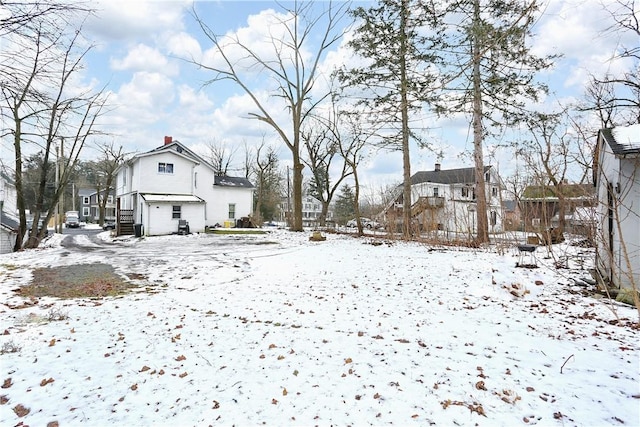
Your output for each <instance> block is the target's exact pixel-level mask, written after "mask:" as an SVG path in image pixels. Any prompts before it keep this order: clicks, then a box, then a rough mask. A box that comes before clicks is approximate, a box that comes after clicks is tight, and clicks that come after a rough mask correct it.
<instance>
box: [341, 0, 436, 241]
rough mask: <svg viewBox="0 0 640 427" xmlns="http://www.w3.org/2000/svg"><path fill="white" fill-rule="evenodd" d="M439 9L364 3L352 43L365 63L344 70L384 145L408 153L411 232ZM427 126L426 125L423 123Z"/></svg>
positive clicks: (416, 0) (397, 0) (410, 1)
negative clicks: (414, 149)
mask: <svg viewBox="0 0 640 427" xmlns="http://www.w3.org/2000/svg"><path fill="white" fill-rule="evenodd" d="M432 12H433V9H432V8H431V7H430V4H429V3H428V2H425V1H422V0H380V1H378V3H377V5H376V6H374V7H370V8H363V7H358V8H356V9H355V10H354V11H353V16H354V17H355V18H356V19H357V20H358V23H359V26H358V27H357V28H356V30H355V32H354V38H353V40H352V41H351V42H350V43H349V45H350V47H351V48H352V49H353V50H354V51H355V52H356V54H358V55H359V56H360V57H362V58H363V59H364V62H365V65H364V66H362V67H359V68H353V69H348V70H342V71H341V72H340V73H339V76H340V79H341V81H342V82H343V83H344V84H346V85H347V86H348V87H352V88H355V89H358V90H359V91H360V93H356V94H354V95H351V96H355V97H357V98H358V99H359V104H360V105H361V106H364V107H365V108H366V111H367V114H368V119H369V120H371V121H372V122H373V123H374V126H375V127H378V128H380V129H382V130H381V131H380V132H379V135H378V136H379V138H380V145H381V146H383V147H385V148H387V149H391V150H397V151H401V152H402V163H403V197H402V200H403V230H404V235H405V236H406V237H409V236H410V229H409V228H410V223H411V221H410V219H411V161H410V155H409V142H410V140H412V139H413V140H418V141H419V140H420V136H419V132H417V131H416V130H415V126H414V125H413V123H412V122H411V120H412V118H413V117H414V113H418V112H420V111H421V110H422V108H423V103H425V102H430V101H431V98H432V96H433V94H434V91H433V86H434V83H435V82H436V73H434V72H433V65H434V64H435V63H436V62H437V61H438V57H437V55H436V53H435V52H438V49H437V47H438V46H439V45H440V42H439V41H438V40H437V39H436V38H427V37H425V31H424V30H425V28H429V29H431V30H433V27H434V26H435V25H436V24H437V23H438V20H437V19H436V16H435V15H433V13H432ZM420 126H422V125H420Z"/></svg>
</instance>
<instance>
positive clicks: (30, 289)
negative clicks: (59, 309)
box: [18, 264, 134, 299]
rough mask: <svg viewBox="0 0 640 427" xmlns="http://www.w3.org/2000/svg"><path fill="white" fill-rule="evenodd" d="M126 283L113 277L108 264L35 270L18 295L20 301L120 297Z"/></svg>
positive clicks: (127, 287)
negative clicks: (23, 299)
mask: <svg viewBox="0 0 640 427" xmlns="http://www.w3.org/2000/svg"><path fill="white" fill-rule="evenodd" d="M133 287H134V285H132V284H131V283H129V282H126V281H125V280H123V279H122V278H121V277H120V276H119V275H117V274H116V273H115V269H114V268H113V267H112V266H110V265H107V264H78V265H71V266H61V267H46V268H37V269H35V270H34V271H33V279H32V280H31V283H30V284H29V285H27V286H22V287H20V289H19V290H18V294H19V295H21V296H23V297H56V298H64V299H69V298H104V297H109V296H117V295H122V294H125V293H127V292H129V290H130V289H131V288H133Z"/></svg>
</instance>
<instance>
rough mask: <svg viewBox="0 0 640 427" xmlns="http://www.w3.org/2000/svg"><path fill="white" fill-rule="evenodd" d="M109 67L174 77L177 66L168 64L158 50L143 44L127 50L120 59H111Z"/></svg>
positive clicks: (176, 72) (117, 69)
mask: <svg viewBox="0 0 640 427" xmlns="http://www.w3.org/2000/svg"><path fill="white" fill-rule="evenodd" d="M110 62H111V67H112V68H113V69H114V70H116V71H124V70H130V71H147V72H156V73H160V74H165V75H168V76H175V75H177V74H178V71H179V70H178V66H177V65H176V64H172V63H170V62H169V61H168V60H167V58H166V57H165V56H164V55H163V54H162V53H160V51H159V50H158V49H154V48H151V47H149V46H147V45H144V44H138V45H136V46H135V47H133V48H132V49H131V50H129V53H128V54H127V56H125V57H124V58H122V59H113V58H112V59H111V61H110Z"/></svg>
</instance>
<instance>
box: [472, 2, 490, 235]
mask: <svg viewBox="0 0 640 427" xmlns="http://www.w3.org/2000/svg"><path fill="white" fill-rule="evenodd" d="M473 14H474V24H473V25H474V33H473V46H472V54H473V159H474V163H475V178H476V182H475V185H476V200H477V209H476V215H477V221H476V224H477V225H476V227H477V231H476V241H477V242H478V243H487V242H488V241H489V220H488V218H487V194H486V191H485V180H484V160H483V157H484V156H483V153H482V144H483V139H484V130H483V127H482V89H481V87H480V84H481V76H480V62H481V59H482V56H481V53H480V51H481V48H482V42H481V34H480V31H482V30H481V28H480V23H481V22H480V0H474V2H473Z"/></svg>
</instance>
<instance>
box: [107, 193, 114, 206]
mask: <svg viewBox="0 0 640 427" xmlns="http://www.w3.org/2000/svg"><path fill="white" fill-rule="evenodd" d="M107 203H109V204H110V205H112V204H113V196H112V195H111V194H109V196H108V197H107Z"/></svg>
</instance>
